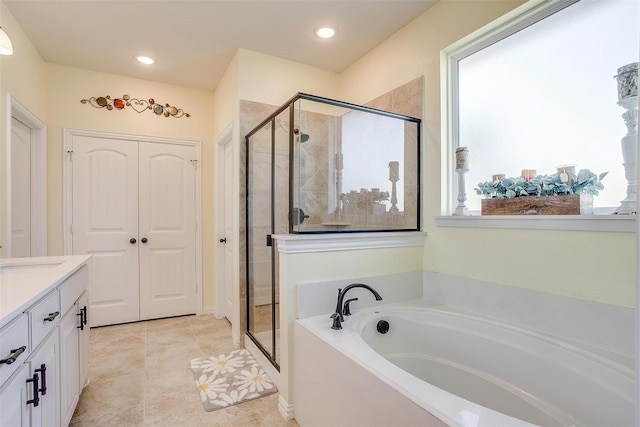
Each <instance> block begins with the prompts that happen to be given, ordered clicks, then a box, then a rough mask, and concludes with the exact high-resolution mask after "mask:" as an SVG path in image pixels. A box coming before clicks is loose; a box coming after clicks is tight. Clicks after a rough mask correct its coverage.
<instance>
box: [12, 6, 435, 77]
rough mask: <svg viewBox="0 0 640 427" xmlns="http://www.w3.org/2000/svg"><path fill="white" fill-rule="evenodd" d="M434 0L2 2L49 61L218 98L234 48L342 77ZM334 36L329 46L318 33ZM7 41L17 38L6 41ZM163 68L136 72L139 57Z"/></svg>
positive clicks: (146, 68) (151, 68) (156, 66)
mask: <svg viewBox="0 0 640 427" xmlns="http://www.w3.org/2000/svg"><path fill="white" fill-rule="evenodd" d="M436 1H437V0H200V1H192V0H170V1H164V0H135V1H133V0H108V1H105V0H98V1H96V0H72V1H61V0H4V4H5V5H6V6H7V7H8V9H9V10H10V11H11V13H12V14H13V16H14V17H15V19H16V21H17V22H18V24H20V26H21V27H22V29H23V30H24V31H25V33H26V34H27V36H28V37H29V38H30V39H31V42H32V43H33V45H34V46H35V47H36V49H37V50H38V52H39V53H40V55H41V56H42V58H43V59H44V60H45V61H46V62H50V63H56V64H61V65H67V66H72V67H78V68H84V69H89V70H95V71H102V72H106V73H111V74H119V75H123V76H129V77H134V78H139V79H145V80H151V81H158V82H163V83H169V84H175V85H180V86H186V87H193V88H199V89H207V90H213V89H215V87H216V86H217V84H218V82H219V80H220V78H221V77H222V75H223V73H224V71H225V70H226V68H227V66H228V65H229V62H230V60H231V59H232V57H233V55H234V53H235V51H236V49H238V48H245V49H250V50H254V51H257V52H262V53H266V54H269V55H273V56H277V57H281V58H285V59H289V60H292V61H296V62H300V63H303V64H308V65H311V66H314V67H318V68H321V69H325V70H330V71H335V72H340V71H342V70H344V69H345V68H346V67H348V66H349V65H351V64H352V63H354V62H355V61H356V60H357V59H359V58H360V57H362V56H363V55H364V54H366V53H367V52H369V51H370V50H371V49H373V48H374V47H376V46H377V45H378V44H380V43H381V42H382V41H384V40H385V39H387V38H388V37H390V36H391V35H392V34H394V33H395V32H396V31H398V30H399V29H400V28H402V27H403V26H405V25H406V24H408V23H409V22H411V21H412V20H413V19H414V18H416V17H417V16H419V15H420V14H422V13H423V12H424V11H425V10H426V9H428V8H429V7H430V6H432V5H433V4H434V3H436ZM323 24H329V25H332V26H334V27H335V28H337V30H338V35H337V36H336V37H334V38H333V39H331V40H320V39H317V38H316V37H315V36H314V35H313V30H314V29H315V28H316V27H318V26H319V25H323ZM9 36H11V35H9ZM140 54H144V55H148V56H152V57H154V58H155V59H156V60H157V64H156V65H153V66H151V67H149V66H144V65H141V64H138V63H137V62H136V61H135V57H136V56H137V55H140Z"/></svg>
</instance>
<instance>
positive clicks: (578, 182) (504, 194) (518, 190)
mask: <svg viewBox="0 0 640 427" xmlns="http://www.w3.org/2000/svg"><path fill="white" fill-rule="evenodd" d="M607 174H608V172H603V173H601V174H600V175H599V176H598V175H596V174H595V173H593V172H591V171H590V170H589V169H582V170H581V171H580V172H578V175H577V176H575V175H574V174H572V173H569V174H566V175H567V179H566V180H565V182H563V180H562V179H561V176H560V175H561V174H560V173H555V174H553V175H538V176H536V177H535V178H531V179H529V180H525V179H524V178H521V177H517V178H505V179H502V180H498V181H495V182H491V181H488V182H481V183H479V184H478V187H477V188H474V190H475V191H476V193H477V194H478V195H484V196H485V197H487V198H498V199H502V198H512V197H526V196H559V195H566V194H593V195H594V196H597V195H598V193H599V191H600V190H602V189H604V185H602V182H601V181H602V179H603V178H604V177H605V176H606V175H607Z"/></svg>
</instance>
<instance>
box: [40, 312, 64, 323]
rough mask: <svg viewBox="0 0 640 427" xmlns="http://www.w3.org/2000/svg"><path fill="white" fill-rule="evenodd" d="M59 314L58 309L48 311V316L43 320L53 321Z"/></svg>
mask: <svg viewBox="0 0 640 427" xmlns="http://www.w3.org/2000/svg"><path fill="white" fill-rule="evenodd" d="M59 315H60V312H59V311H54V312H53V313H49V316H48V317H45V318H44V320H43V322H53V320H54V319H55V318H56V317H58V316H59Z"/></svg>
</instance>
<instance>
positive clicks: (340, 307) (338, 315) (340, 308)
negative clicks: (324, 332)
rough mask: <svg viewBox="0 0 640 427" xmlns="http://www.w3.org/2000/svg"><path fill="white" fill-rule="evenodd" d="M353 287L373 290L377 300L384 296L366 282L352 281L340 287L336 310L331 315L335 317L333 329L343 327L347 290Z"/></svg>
mask: <svg viewBox="0 0 640 427" xmlns="http://www.w3.org/2000/svg"><path fill="white" fill-rule="evenodd" d="M352 288H365V289H368V290H369V291H371V293H372V294H373V296H374V297H376V301H381V300H382V297H381V296H380V294H379V293H378V291H376V290H375V289H373V288H372V287H371V286H369V285H365V284H364V283H352V284H350V285H347V286H346V287H345V288H344V289H338V303H337V304H336V312H335V313H333V315H331V318H332V319H333V326H331V329H342V322H344V304H343V302H344V296H345V295H346V294H347V291H349V289H352Z"/></svg>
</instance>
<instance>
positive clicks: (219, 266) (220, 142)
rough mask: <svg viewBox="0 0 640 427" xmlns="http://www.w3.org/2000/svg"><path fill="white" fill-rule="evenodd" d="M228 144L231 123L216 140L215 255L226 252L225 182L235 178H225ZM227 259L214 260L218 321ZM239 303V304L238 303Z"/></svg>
mask: <svg viewBox="0 0 640 427" xmlns="http://www.w3.org/2000/svg"><path fill="white" fill-rule="evenodd" d="M227 144H233V122H231V123H229V124H228V125H227V127H226V128H225V129H224V130H223V131H222V132H221V133H220V135H219V136H218V137H217V138H216V152H215V155H216V176H215V182H216V183H215V190H214V191H215V195H214V200H215V211H214V215H215V226H214V230H215V232H214V237H215V241H214V248H215V249H214V253H215V254H219V253H220V251H224V249H223V248H221V245H218V244H217V243H218V239H220V237H221V236H223V234H224V227H225V224H224V187H223V186H224V184H225V181H226V183H227V184H233V177H230V176H229V177H223V176H222V173H223V171H224V150H225V147H226V145H227ZM232 237H234V236H227V238H228V239H229V240H228V241H227V243H226V244H227V245H232V246H231V253H235V250H236V248H235V244H234V242H235V239H234V238H232ZM224 258H225V257H224V256H215V257H214V259H215V260H216V264H215V269H216V271H215V290H216V304H215V312H214V314H215V316H216V318H218V319H222V318H223V317H224V308H223V304H224V299H223V298H220V296H221V295H224V294H225V293H226V291H225V284H224V274H223V273H224V267H225V266H224V262H225V259H224ZM232 300H233V306H234V310H235V307H236V305H237V304H236V300H235V296H234V298H232ZM238 303H239V302H238ZM232 317H233V319H232V322H231V323H232V325H233V323H235V320H236V319H235V317H236V316H235V313H234V315H233V316H232Z"/></svg>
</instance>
